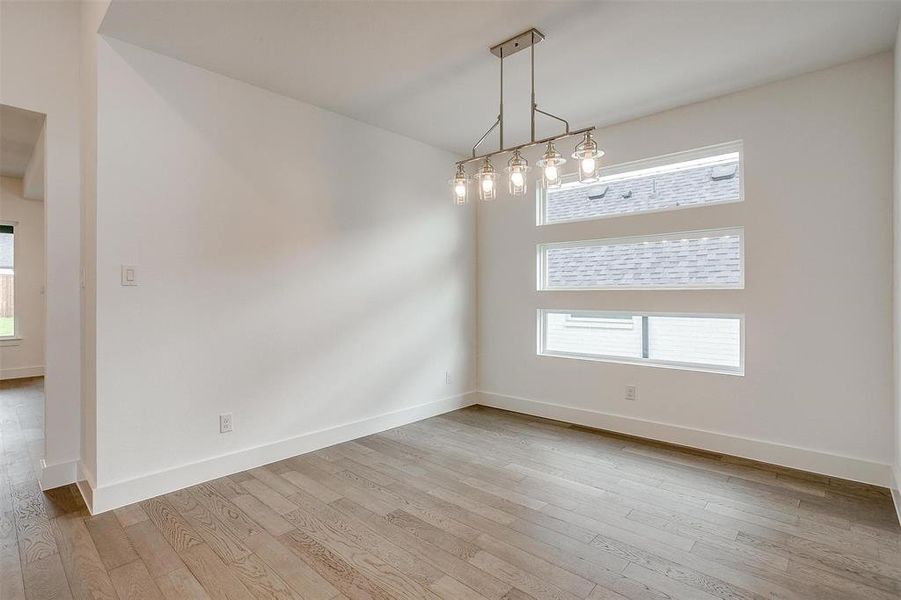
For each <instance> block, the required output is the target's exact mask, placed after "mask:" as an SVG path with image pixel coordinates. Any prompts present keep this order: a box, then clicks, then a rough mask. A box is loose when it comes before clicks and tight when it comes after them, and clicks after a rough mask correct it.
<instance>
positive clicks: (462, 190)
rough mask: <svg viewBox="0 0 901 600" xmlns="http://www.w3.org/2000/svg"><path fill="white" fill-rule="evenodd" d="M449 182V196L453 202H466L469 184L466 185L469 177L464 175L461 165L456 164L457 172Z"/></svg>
mask: <svg viewBox="0 0 901 600" xmlns="http://www.w3.org/2000/svg"><path fill="white" fill-rule="evenodd" d="M449 183H450V187H451V197H452V198H453V200H454V203H455V204H466V200H467V198H466V197H467V195H468V192H469V190H468V187H469V186H468V185H467V184H468V183H469V179H468V178H467V177H466V171H465V170H464V169H463V165H457V172H456V174H454V178H453V179H451V180H450V182H449Z"/></svg>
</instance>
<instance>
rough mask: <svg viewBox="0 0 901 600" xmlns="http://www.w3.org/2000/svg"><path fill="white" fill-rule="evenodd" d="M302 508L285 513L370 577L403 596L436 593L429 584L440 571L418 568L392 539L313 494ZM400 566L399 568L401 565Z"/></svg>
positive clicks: (429, 596) (424, 596)
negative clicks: (357, 524)
mask: <svg viewBox="0 0 901 600" xmlns="http://www.w3.org/2000/svg"><path fill="white" fill-rule="evenodd" d="M302 500H303V510H297V511H294V512H292V513H290V514H288V515H286V516H287V517H288V518H289V519H290V520H291V523H292V524H293V525H294V526H295V527H296V528H297V529H298V531H300V532H302V533H304V534H305V535H307V536H309V537H311V538H313V539H315V540H316V541H317V542H319V543H320V544H321V545H323V546H325V547H327V548H329V549H330V550H331V551H333V552H334V553H336V554H339V555H340V556H341V557H342V558H343V559H345V560H346V561H348V562H349V563H350V564H351V565H353V567H354V568H355V569H357V570H359V571H360V572H362V573H364V574H366V575H367V576H368V577H370V578H376V579H378V581H379V582H380V585H381V586H383V587H384V588H385V589H387V590H389V592H390V593H392V594H396V595H398V596H400V597H410V598H431V599H433V600H434V599H435V598H437V596H436V595H435V594H434V593H432V592H430V591H428V589H426V586H427V585H429V584H430V583H432V582H433V581H435V580H437V579H438V578H440V575H437V576H435V575H433V574H432V573H430V572H428V571H426V570H423V569H421V568H417V564H416V561H415V559H413V558H412V557H410V555H409V554H408V553H406V552H404V551H403V550H401V549H399V548H397V547H396V546H394V545H393V544H390V542H387V541H382V540H380V539H379V538H378V536H376V535H373V534H371V533H370V532H367V531H366V530H364V529H362V528H359V527H355V526H354V525H353V524H351V523H350V522H348V520H347V519H345V518H343V517H342V515H341V514H340V513H339V512H338V511H335V510H334V509H332V508H330V507H328V506H327V505H323V504H321V503H320V502H319V501H318V500H316V499H315V498H313V496H306V497H304V498H303V499H302ZM399 567H400V568H399Z"/></svg>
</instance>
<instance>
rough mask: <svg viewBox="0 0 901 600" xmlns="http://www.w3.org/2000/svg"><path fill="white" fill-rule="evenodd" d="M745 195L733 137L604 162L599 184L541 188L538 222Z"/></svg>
mask: <svg viewBox="0 0 901 600" xmlns="http://www.w3.org/2000/svg"><path fill="white" fill-rule="evenodd" d="M570 179H572V177H570ZM741 200H742V154H741V142H732V143H728V144H721V145H718V146H711V147H709V148H702V149H699V150H690V151H688V152H679V153H676V154H669V155H666V156H661V157H657V158H651V159H647V160H641V161H637V162H632V163H626V164H621V165H615V166H610V167H605V168H603V169H601V178H600V179H599V180H598V181H597V182H595V183H589V184H583V183H579V182H578V181H568V182H565V183H564V184H563V185H562V186H561V187H559V188H556V189H550V190H547V191H546V192H545V191H543V190H539V194H538V205H539V207H538V224H539V225H550V224H553V223H565V222H567V221H584V220H588V219H603V218H607V217H616V216H621V215H631V214H639V213H647V212H657V211H664V210H675V209H680V208H688V207H693V206H704V205H709V204H722V203H726V202H739V201H741Z"/></svg>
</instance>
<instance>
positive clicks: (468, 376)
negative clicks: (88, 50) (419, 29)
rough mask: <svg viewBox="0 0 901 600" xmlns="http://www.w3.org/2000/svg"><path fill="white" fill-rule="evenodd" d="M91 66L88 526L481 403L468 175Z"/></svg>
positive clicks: (207, 91)
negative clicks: (108, 514) (93, 236)
mask: <svg viewBox="0 0 901 600" xmlns="http://www.w3.org/2000/svg"><path fill="white" fill-rule="evenodd" d="M97 52H98V56H99V62H98V73H97V77H98V112H97V118H98V140H97V148H98V155H97V160H98V182H97V367H96V369H97V418H98V421H97V422H98V432H97V448H98V454H97V465H96V469H97V470H96V473H95V475H96V482H95V483H96V489H95V490H94V510H104V509H106V508H109V507H112V506H115V505H118V504H122V503H125V502H128V501H133V500H134V499H137V498H140V497H146V496H152V495H155V494H157V493H160V492H161V491H165V490H166V489H173V488H177V487H181V486H183V485H187V484H190V483H194V482H196V481H202V480H204V479H208V478H210V477H215V476H218V475H221V474H224V473H228V472H232V471H235V470H240V469H242V468H247V467H248V466H252V465H253V464H259V463H260V462H266V461H270V460H275V459H276V458H280V457H283V456H290V455H294V454H297V453H299V452H301V451H304V450H307V449H310V448H312V447H316V446H319V445H323V444H328V443H333V442H335V441H338V440H339V439H343V438H345V437H355V436H357V435H361V434H364V433H366V432H368V431H370V430H375V429H382V428H384V427H388V426H392V425H394V424H397V423H400V422H404V421H406V420H410V419H415V418H421V417H423V416H426V415H428V414H432V413H434V412H441V411H444V410H449V409H451V408H454V407H457V406H460V405H461V404H462V403H468V402H471V399H470V398H468V397H464V396H462V395H463V394H465V393H466V392H469V391H471V390H473V389H474V386H475V364H474V362H475V359H474V356H475V352H474V342H475V286H474V284H475V262H474V258H475V250H474V248H475V239H474V236H475V221H474V210H473V209H472V208H471V207H469V208H467V209H464V210H458V209H457V208H456V207H454V206H453V204H452V203H451V201H450V199H449V195H448V188H447V185H446V181H447V179H448V178H449V177H450V173H451V170H452V167H453V160H454V157H452V156H451V155H449V154H447V153H444V152H442V151H439V150H436V149H434V148H431V147H429V146H426V145H424V144H421V143H418V142H415V141H412V140H410V139H407V138H404V137H401V136H398V135H395V134H391V133H388V132H385V131H383V130H379V129H377V128H374V127H371V126H368V125H364V124H362V123H359V122H357V121H353V120H351V119H348V118H345V117H341V116H338V115H335V114H333V113H330V112H327V111H324V110H321V109H318V108H314V107H312V106H309V105H306V104H303V103H300V102H297V101H294V100H291V99H288V98H285V97H282V96H278V95H275V94H272V93H270V92H266V91H264V90H262V89H259V88H255V87H253V86H250V85H247V84H244V83H241V82H238V81H235V80H231V79H228V78H225V77H222V76H219V75H215V74H213V73H210V72H208V71H204V70H202V69H199V68H197V67H193V66H189V65H187V64H184V63H181V62H178V61H175V60H173V59H170V58H166V57H163V56H161V55H158V54H154V53H152V52H148V51H145V50H142V49H139V48H137V47H134V46H130V45H127V44H123V43H120V42H116V41H112V40H111V41H109V42H107V41H105V40H103V39H101V40H100V41H99V42H98V48H97ZM121 264H130V265H136V266H137V277H138V281H139V285H138V286H137V287H122V286H120V265H121ZM446 370H449V371H450V372H451V376H452V379H453V382H452V383H451V384H447V383H445V371H446ZM447 398H450V400H448V401H445V402H441V400H442V399H447ZM225 412H231V413H233V414H234V427H235V431H234V432H233V433H231V434H227V435H221V434H219V431H218V426H219V421H218V416H219V414H220V413H225ZM385 415H387V416H385ZM331 428H337V429H331Z"/></svg>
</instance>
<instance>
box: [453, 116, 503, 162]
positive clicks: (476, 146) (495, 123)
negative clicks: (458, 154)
mask: <svg viewBox="0 0 901 600" xmlns="http://www.w3.org/2000/svg"><path fill="white" fill-rule="evenodd" d="M500 122H501V118H500V117H498V118H497V119H496V120H495V121H494V125H492V126H491V128H489V129H488V131H486V132H485V133H483V134H482V137H480V138H479V141H478V142H476V144H475V146H473V147H472V158H470V159H467V160H461V161H459V162H458V163H457V164H463V163H464V162H469V161H470V160H472V159H473V158H476V149H477V148H478V147H479V144H481V143H482V142H484V141H485V138H486V137H488V134H489V133H491V132H492V131H494V128H495V127H497V126H498V125H500ZM492 154H496V152H493V153H492ZM483 156H489V155H488V154H484V155H483Z"/></svg>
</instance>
